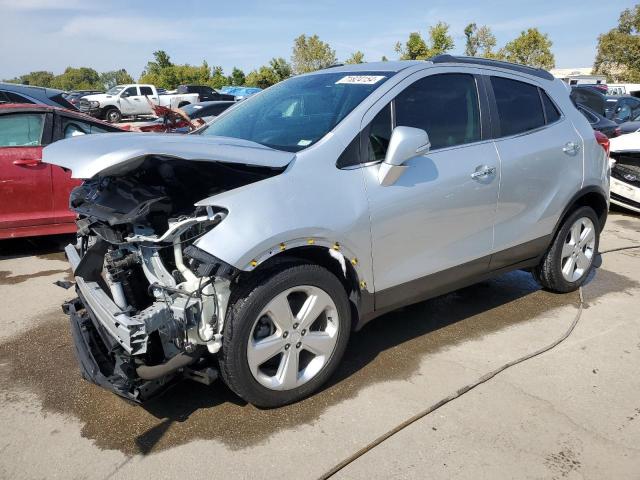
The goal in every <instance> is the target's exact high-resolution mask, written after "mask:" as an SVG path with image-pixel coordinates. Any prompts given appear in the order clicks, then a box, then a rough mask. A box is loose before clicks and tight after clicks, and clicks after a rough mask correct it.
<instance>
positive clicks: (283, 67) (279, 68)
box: [269, 57, 293, 82]
mask: <svg viewBox="0 0 640 480" xmlns="http://www.w3.org/2000/svg"><path fill="white" fill-rule="evenodd" d="M269 66H270V67H271V68H272V69H273V71H274V72H275V73H276V75H277V77H278V81H279V82H281V81H282V80H286V79H287V78H289V77H290V76H291V75H292V73H293V69H292V67H291V64H290V63H289V62H287V61H286V60H285V59H284V58H282V57H277V58H276V57H274V58H272V59H271V60H269Z"/></svg>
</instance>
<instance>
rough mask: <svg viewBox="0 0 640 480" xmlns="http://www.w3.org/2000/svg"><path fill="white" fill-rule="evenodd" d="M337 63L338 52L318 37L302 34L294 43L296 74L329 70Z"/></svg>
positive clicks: (294, 68)
mask: <svg viewBox="0 0 640 480" xmlns="http://www.w3.org/2000/svg"><path fill="white" fill-rule="evenodd" d="M336 62H337V58H336V52H335V50H333V49H332V48H331V47H330V46H329V44H328V43H325V42H323V41H322V40H320V37H318V35H313V36H310V37H307V36H306V35H304V34H302V35H300V36H299V37H298V38H296V39H295V40H294V42H293V54H292V55H291V63H292V64H293V70H294V71H295V72H296V73H307V72H313V71H315V70H320V69H322V68H327V67H330V66H331V65H333V64H334V63H336Z"/></svg>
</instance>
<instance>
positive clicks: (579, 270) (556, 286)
mask: <svg viewBox="0 0 640 480" xmlns="http://www.w3.org/2000/svg"><path fill="white" fill-rule="evenodd" d="M599 241H600V226H599V224H598V217H597V216H596V213H595V212H594V211H593V209H592V208H590V207H580V208H578V209H577V210H576V211H574V212H573V213H572V214H570V215H569V216H568V217H567V218H566V220H565V221H564V223H563V224H562V226H561V227H560V230H559V231H558V233H557V235H556V237H555V238H554V240H553V243H552V244H551V247H549V250H548V251H547V253H546V254H545V255H544V257H543V258H542V261H541V262H540V264H539V265H538V266H537V267H536V268H535V269H534V271H533V275H534V277H535V278H536V280H537V281H538V283H540V285H542V286H543V287H544V288H546V289H548V290H551V291H554V292H558V293H566V292H572V291H574V290H577V289H578V288H579V287H580V286H581V285H582V284H583V283H584V282H585V280H586V279H587V277H588V276H589V272H590V271H591V268H592V267H593V260H594V258H595V255H596V253H597V252H598V244H599Z"/></svg>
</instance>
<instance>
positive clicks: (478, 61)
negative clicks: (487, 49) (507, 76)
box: [429, 54, 555, 80]
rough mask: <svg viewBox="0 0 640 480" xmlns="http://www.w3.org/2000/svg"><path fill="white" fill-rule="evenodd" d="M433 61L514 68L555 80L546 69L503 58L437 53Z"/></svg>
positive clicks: (517, 70)
mask: <svg viewBox="0 0 640 480" xmlns="http://www.w3.org/2000/svg"><path fill="white" fill-rule="evenodd" d="M429 60H430V61H432V62H433V63H467V64H471V65H483V66H486V67H499V68H505V69H507V70H514V71H516V72H520V73H526V74H527V75H533V76H534V77H538V78H543V79H545V80H554V79H555V77H554V76H553V75H551V74H550V73H549V72H547V71H546V70H543V69H541V68H535V67H528V66H526V65H520V64H518V63H511V62H503V61H501V60H492V59H490V58H481V57H459V56H454V55H448V54H443V55H436V56H435V57H433V58H430V59H429Z"/></svg>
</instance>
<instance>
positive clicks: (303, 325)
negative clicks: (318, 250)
mask: <svg viewBox="0 0 640 480" xmlns="http://www.w3.org/2000/svg"><path fill="white" fill-rule="evenodd" d="M314 301H315V303H314ZM305 302H306V303H305ZM325 304H326V305H327V306H326V308H325V309H323V310H320V309H321V308H323V307H322V306H323V305H325ZM283 305H285V306H288V308H284V309H283V307H282V306H283ZM309 305H311V308H308V309H307V311H308V312H310V314H309V315H308V316H307V317H305V316H304V315H302V312H304V311H305V309H304V308H303V306H309ZM273 312H279V314H278V315H275V314H274V313H273ZM296 312H298V317H296ZM318 312H319V313H318ZM316 313H318V316H317V317H316V319H314V318H313V317H314V316H315V315H316ZM289 314H291V315H289ZM296 320H299V324H298V323H296ZM307 329H308V330H307ZM350 330H351V309H350V305H349V300H348V298H347V294H346V292H345V289H344V287H343V285H342V284H341V283H340V281H339V280H338V278H337V277H336V276H335V275H333V274H332V273H331V272H329V271H328V270H326V269H325V268H322V267H320V266H318V265H312V264H302V265H300V264H295V265H292V264H284V265H281V266H280V267H279V270H277V271H271V273H270V274H267V275H263V276H262V277H261V278H255V279H253V281H251V280H250V283H248V284H247V285H246V286H245V288H244V289H243V292H242V293H240V294H239V295H238V297H237V298H236V300H235V301H233V303H232V304H231V305H230V307H229V310H228V312H227V317H226V320H225V326H224V332H223V333H224V338H223V345H222V350H221V352H220V355H219V356H218V359H219V364H220V372H221V376H222V379H223V380H224V382H225V383H226V384H227V385H228V386H229V388H230V389H231V390H233V391H234V392H235V393H236V394H237V395H238V396H240V397H242V398H243V399H244V400H246V401H247V402H249V403H251V404H253V405H255V406H257V407H261V408H273V407H280V406H283V405H287V404H289V403H293V402H296V401H298V400H300V399H302V398H305V397H307V396H308V395H310V394H312V393H313V392H315V391H316V390H317V389H318V388H319V387H320V386H321V385H322V384H324V383H325V382H326V381H327V380H328V378H329V377H330V376H331V374H332V373H333V372H334V371H335V369H336V367H337V365H338V363H339V362H340V360H341V359H342V356H343V354H344V351H345V349H346V346H347V342H348V340H349V333H350ZM285 332H286V333H285ZM265 340H266V341H265ZM318 341H321V342H322V343H316V342H318ZM260 342H263V343H260ZM265 345H268V346H269V348H270V349H271V350H269V352H268V353H264V354H263V353H262V352H264V351H265ZM314 345H315V346H317V347H319V346H322V348H317V349H316V350H314V351H312V350H311V349H313V348H315V346H314ZM272 347H273V348H272ZM270 355H272V356H270ZM297 362H299V363H297ZM287 366H292V368H291V369H288V368H287ZM292 372H293V373H292Z"/></svg>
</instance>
